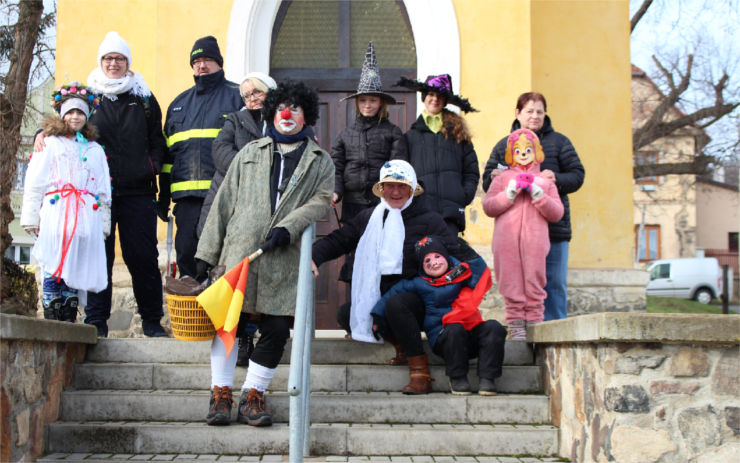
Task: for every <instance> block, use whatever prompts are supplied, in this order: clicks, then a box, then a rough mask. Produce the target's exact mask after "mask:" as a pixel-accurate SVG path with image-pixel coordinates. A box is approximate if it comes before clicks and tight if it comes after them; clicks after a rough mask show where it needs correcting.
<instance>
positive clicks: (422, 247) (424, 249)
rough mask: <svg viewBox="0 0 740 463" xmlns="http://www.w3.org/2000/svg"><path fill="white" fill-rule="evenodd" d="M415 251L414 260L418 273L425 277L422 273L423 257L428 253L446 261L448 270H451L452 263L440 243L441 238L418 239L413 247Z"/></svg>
mask: <svg viewBox="0 0 740 463" xmlns="http://www.w3.org/2000/svg"><path fill="white" fill-rule="evenodd" d="M414 248H415V250H416V259H417V261H418V262H419V273H422V274H424V275H426V273H425V272H424V256H426V255H427V254H429V253H430V252H436V253H438V254H439V255H441V256H442V257H444V258H445V260H446V261H447V266H448V268H452V262H451V261H450V254H449V252H447V248H446V247H445V245H444V243H443V242H442V238H439V237H437V236H425V237H424V238H422V239H420V240H419V241H417V242H416V245H414Z"/></svg>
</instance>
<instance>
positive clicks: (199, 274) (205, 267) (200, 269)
mask: <svg viewBox="0 0 740 463" xmlns="http://www.w3.org/2000/svg"><path fill="white" fill-rule="evenodd" d="M212 268H213V265H211V264H209V263H208V262H206V261H204V260H200V259H195V279H196V280H198V281H199V282H201V283H202V282H204V281H206V279H208V272H210V271H211V269H212Z"/></svg>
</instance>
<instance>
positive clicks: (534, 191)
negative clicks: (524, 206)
mask: <svg viewBox="0 0 740 463" xmlns="http://www.w3.org/2000/svg"><path fill="white" fill-rule="evenodd" d="M529 194H531V195H532V199H537V198H539V197H540V196H542V195H543V194H545V190H543V189H542V187H541V186H539V185H537V184H536V183H532V188H531V189H530V190H529Z"/></svg>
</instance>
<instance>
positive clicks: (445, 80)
mask: <svg viewBox="0 0 740 463" xmlns="http://www.w3.org/2000/svg"><path fill="white" fill-rule="evenodd" d="M396 87H405V88H408V89H411V90H415V91H417V92H421V99H422V100H423V99H424V98H426V96H427V93H429V92H436V93H439V94H440V95H441V96H443V97H444V98H446V99H447V103H448V104H451V105H455V106H457V107H458V108H460V110H461V111H462V112H465V113H469V112H478V110H477V109H475V108H474V107H473V106H472V105H471V104H470V102H469V101H468V99H467V98H463V97H461V96H459V95H455V94H454V93H453V92H452V77H450V75H449V74H440V75H438V76H427V78H426V80H424V82H419V81H418V80H412V79H409V78H408V77H403V76H402V77H401V79H400V80H399V81H398V82H396Z"/></svg>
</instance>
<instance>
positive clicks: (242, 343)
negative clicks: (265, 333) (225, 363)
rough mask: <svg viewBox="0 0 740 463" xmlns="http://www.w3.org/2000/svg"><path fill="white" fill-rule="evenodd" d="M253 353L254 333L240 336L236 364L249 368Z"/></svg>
mask: <svg viewBox="0 0 740 463" xmlns="http://www.w3.org/2000/svg"><path fill="white" fill-rule="evenodd" d="M252 352H254V333H246V334H243V335H241V336H239V353H238V354H237V357H236V364H237V365H239V366H240V367H246V366H248V365H249V357H251V356H252Z"/></svg>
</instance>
